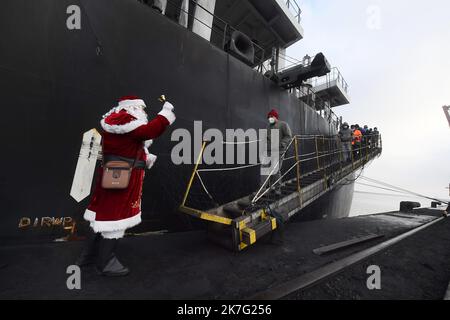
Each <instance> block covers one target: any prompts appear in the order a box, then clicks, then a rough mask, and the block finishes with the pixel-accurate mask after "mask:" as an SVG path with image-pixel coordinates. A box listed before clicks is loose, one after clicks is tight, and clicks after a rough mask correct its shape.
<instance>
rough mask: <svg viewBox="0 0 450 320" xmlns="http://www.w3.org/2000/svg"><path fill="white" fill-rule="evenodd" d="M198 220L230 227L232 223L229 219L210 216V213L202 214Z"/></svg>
mask: <svg viewBox="0 0 450 320" xmlns="http://www.w3.org/2000/svg"><path fill="white" fill-rule="evenodd" d="M200 219H203V220H207V221H212V222H217V223H220V224H226V225H231V223H232V222H233V220H231V219H229V218H225V217H221V216H216V215H214V214H210V213H206V212H203V213H202V214H201V215H200Z"/></svg>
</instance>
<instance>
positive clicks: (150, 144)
mask: <svg viewBox="0 0 450 320" xmlns="http://www.w3.org/2000/svg"><path fill="white" fill-rule="evenodd" d="M152 144H153V140H147V141H145V142H144V145H145V147H146V148H147V149H148V148H150V147H151V146H152Z"/></svg>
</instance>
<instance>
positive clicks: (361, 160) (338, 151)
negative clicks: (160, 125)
mask: <svg viewBox="0 0 450 320" xmlns="http://www.w3.org/2000/svg"><path fill="white" fill-rule="evenodd" d="M307 143H308V144H310V145H312V146H313V150H311V149H310V150H311V151H312V152H309V153H301V152H300V149H301V148H300V146H301V144H307ZM206 146H207V142H203V144H202V148H201V150H200V153H199V154H198V157H197V161H196V164H195V166H194V170H193V172H192V174H191V176H190V179H189V182H188V185H187V188H186V191H185V193H184V197H183V200H182V203H181V205H180V207H179V210H180V211H181V212H183V213H186V214H188V215H190V216H192V217H195V218H197V219H200V220H202V221H205V222H206V223H207V226H208V237H209V238H210V239H211V240H212V241H214V242H216V243H218V244H220V245H222V246H224V247H226V248H228V249H231V250H234V251H242V250H244V249H246V248H248V247H249V246H251V245H253V244H255V243H256V242H257V241H258V240H259V239H261V238H262V237H264V236H265V235H267V234H269V233H271V232H273V231H275V230H276V229H277V228H278V227H279V225H280V223H284V222H286V221H288V220H289V219H290V218H291V217H293V216H294V215H297V214H301V212H302V210H303V209H304V208H306V207H307V206H308V205H310V204H312V203H313V202H315V201H317V200H319V199H320V198H321V197H323V196H324V195H326V194H327V193H329V192H330V191H332V190H334V189H335V188H337V187H338V186H340V185H342V184H349V183H352V182H354V180H355V179H354V178H353V177H354V175H355V173H356V172H357V171H358V170H362V169H364V167H365V166H366V165H367V164H368V163H369V162H371V161H372V160H374V159H375V158H377V157H379V156H380V155H381V152H382V139H381V135H379V134H377V135H372V136H366V138H365V139H364V141H363V143H362V144H361V145H360V146H359V148H358V147H357V148H355V147H354V148H353V150H352V152H351V154H350V158H349V160H347V161H344V154H343V151H342V150H343V149H342V144H341V142H340V139H339V137H338V136H323V135H311V136H302V135H296V136H294V137H293V138H292V140H291V142H290V144H289V146H288V148H287V150H286V151H285V152H284V154H283V155H282V157H283V158H284V162H286V161H288V160H292V161H293V163H291V164H290V165H289V166H288V168H287V170H285V171H282V174H281V177H280V178H279V179H278V180H277V181H275V182H274V183H273V184H272V186H270V187H267V186H266V184H267V182H268V181H269V179H270V178H269V177H270V176H271V175H272V174H273V173H272V172H271V174H270V175H269V177H268V178H267V180H266V183H265V184H264V185H263V186H262V187H261V188H260V189H259V190H258V191H256V192H254V193H252V194H250V195H247V196H245V197H242V198H239V199H237V200H234V201H232V202H230V203H226V204H224V205H218V206H217V207H215V208H211V209H209V210H202V209H197V208H193V207H191V206H189V205H187V201H188V199H189V197H190V192H191V188H192V185H193V183H194V181H195V180H196V179H198V180H199V182H200V184H201V186H202V187H203V188H204V191H205V192H206V193H208V195H209V192H208V190H207V188H206V186H205V184H204V182H203V180H202V178H201V173H202V172H204V171H220V170H221V169H211V170H208V169H201V168H200V163H201V160H202V157H203V153H204V151H205V148H206ZM289 151H291V153H292V154H293V155H292V156H290V157H287V155H288V154H289ZM248 167H251V166H242V167H236V168H227V169H223V170H241V169H245V168H248ZM289 176H293V177H291V178H289ZM276 190H278V191H281V194H280V193H279V192H276ZM275 212H276V214H274V213H275Z"/></svg>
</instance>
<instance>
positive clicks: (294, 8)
mask: <svg viewBox="0 0 450 320" xmlns="http://www.w3.org/2000/svg"><path fill="white" fill-rule="evenodd" d="M286 6H287V7H288V9H289V11H290V12H291V13H292V14H293V15H294V18H295V19H296V20H297V22H298V23H300V21H301V20H302V18H301V15H302V9H300V6H299V5H298V3H297V1H296V0H286Z"/></svg>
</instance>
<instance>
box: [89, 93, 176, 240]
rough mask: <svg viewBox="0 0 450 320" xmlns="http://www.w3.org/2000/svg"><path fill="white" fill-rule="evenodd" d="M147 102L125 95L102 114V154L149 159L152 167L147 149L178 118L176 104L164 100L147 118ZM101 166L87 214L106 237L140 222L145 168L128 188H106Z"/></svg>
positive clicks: (119, 235)
mask: <svg viewBox="0 0 450 320" xmlns="http://www.w3.org/2000/svg"><path fill="white" fill-rule="evenodd" d="M143 108H145V103H144V101H143V100H141V99H138V98H137V97H124V98H122V99H121V100H120V102H119V104H118V106H117V107H115V108H113V109H112V110H110V111H109V112H108V113H107V114H105V115H104V116H103V119H102V120H101V126H102V128H103V130H104V131H103V132H102V137H103V140H102V141H103V142H102V144H103V146H102V151H103V156H106V155H114V156H121V157H126V158H130V159H135V158H136V156H138V160H142V161H146V163H147V166H148V167H151V166H152V165H153V163H154V161H155V160H156V156H154V155H151V154H149V153H148V150H147V148H146V146H147V147H148V146H149V145H150V144H151V141H149V140H150V139H154V138H157V137H159V136H160V135H161V134H162V133H163V132H164V131H165V129H166V128H167V126H169V125H170V124H172V123H173V122H174V121H175V114H174V113H173V106H172V105H171V104H170V103H169V102H165V104H164V106H163V109H162V110H161V112H159V113H158V115H157V116H156V118H154V119H153V120H151V121H148V120H147V114H146V113H145V111H144V110H143ZM102 173H103V172H102V168H100V170H99V176H98V181H97V184H96V187H95V190H94V194H93V195H92V198H91V202H90V204H89V206H88V208H87V209H86V211H85V214H84V218H85V219H86V220H87V221H89V222H90V225H91V228H92V229H93V230H94V232H96V233H98V232H100V233H102V235H103V237H104V238H106V239H118V238H122V237H123V235H124V233H125V230H126V229H128V228H131V227H133V226H136V225H137V224H139V223H140V222H141V197H142V184H143V181H144V175H145V172H144V170H143V169H137V168H135V169H133V171H132V173H131V178H130V182H129V185H128V188H127V189H123V190H114V189H104V188H102V186H101V180H102Z"/></svg>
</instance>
